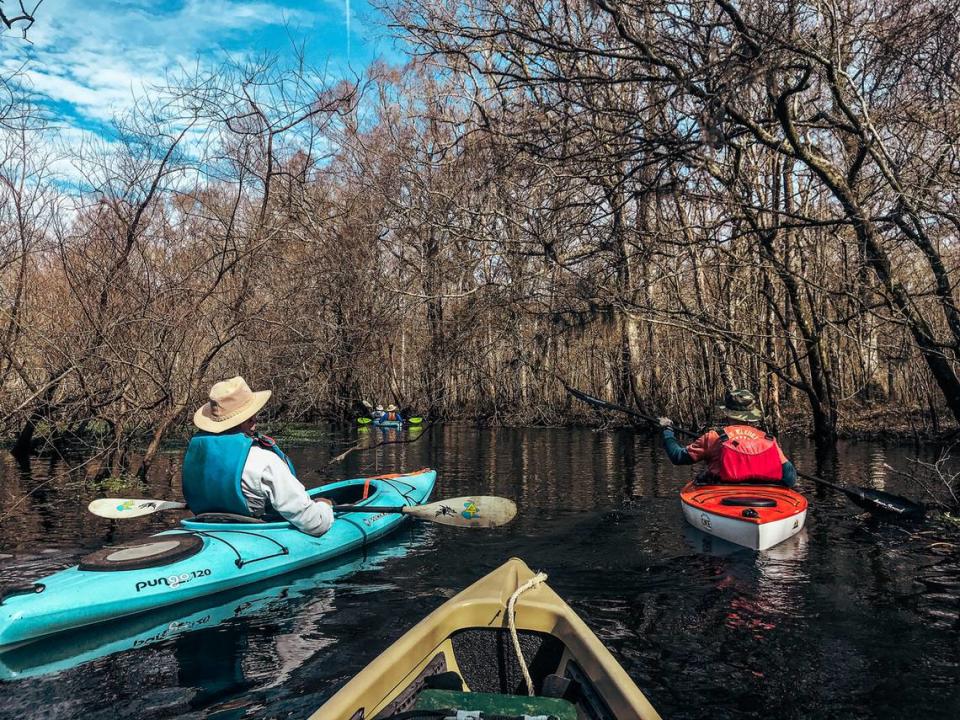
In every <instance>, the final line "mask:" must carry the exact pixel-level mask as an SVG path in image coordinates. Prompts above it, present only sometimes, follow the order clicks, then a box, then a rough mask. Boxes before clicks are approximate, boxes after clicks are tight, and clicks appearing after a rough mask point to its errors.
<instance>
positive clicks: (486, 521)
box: [87, 495, 517, 528]
mask: <svg viewBox="0 0 960 720" xmlns="http://www.w3.org/2000/svg"><path fill="white" fill-rule="evenodd" d="M186 507H187V505H186V503H182V502H175V501H173V500H148V499H140V500H130V499H127V498H99V499H98V500H93V501H92V502H91V503H90V504H89V505H88V506H87V508H88V509H89V510H90V512H92V513H93V514H94V515H97V516H99V517H103V518H109V519H111V520H121V519H126V518H135V517H142V516H144V515H152V514H153V513H155V512H159V511H161V510H183V509H185V508H186ZM333 511H334V512H337V513H382V514H384V515H391V514H395V513H396V514H401V515H410V516H411V517H415V518H417V519H419V520H427V521H428V522H435V523H438V524H440V525H451V526H453V527H463V528H491V527H498V526H500V525H506V524H507V523H508V522H510V521H511V520H513V518H514V517H516V515H517V505H516V503H514V502H513V500H509V499H507V498H503V497H497V496H493V495H470V496H465V497H456V498H450V499H448V500H437V501H436V502H432V503H428V504H427V505H394V506H386V507H379V506H373V505H356V504H348V505H334V506H333Z"/></svg>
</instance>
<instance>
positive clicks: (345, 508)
mask: <svg viewBox="0 0 960 720" xmlns="http://www.w3.org/2000/svg"><path fill="white" fill-rule="evenodd" d="M405 508H406V506H405V505H396V506H382V507H375V506H373V505H354V504H353V503H350V504H347V505H334V506H333V511H334V512H338V513H348V512H360V513H387V514H388V515H389V514H396V513H402V512H403V511H404V509H405Z"/></svg>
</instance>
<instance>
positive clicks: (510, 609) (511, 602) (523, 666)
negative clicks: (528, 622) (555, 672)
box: [507, 572, 547, 697]
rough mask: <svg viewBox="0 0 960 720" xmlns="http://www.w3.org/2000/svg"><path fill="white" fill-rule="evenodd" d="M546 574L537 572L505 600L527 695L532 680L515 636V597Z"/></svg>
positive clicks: (544, 580)
mask: <svg viewBox="0 0 960 720" xmlns="http://www.w3.org/2000/svg"><path fill="white" fill-rule="evenodd" d="M546 580H547V574H546V573H544V572H538V573H537V574H536V575H534V576H533V577H532V578H530V579H529V580H527V582H525V583H524V584H523V585H521V586H520V587H518V588H517V589H516V590H514V592H513V595H511V596H510V599H509V600H508V601H507V622H508V623H509V624H510V637H511V639H512V640H513V650H514V652H515V653H517V661H518V662H519V663H520V669H521V670H522V671H523V679H524V680H526V682H527V695H529V696H530V697H533V680H532V679H531V677H530V671H529V670H527V663H526V661H525V660H524V659H523V651H522V650H521V649H520V638H518V637H517V617H516V608H515V607H514V606H515V605H516V603H517V599H518V598H519V597H520V595H522V594H523V593H525V592H526V591H527V590H530V589H531V588H535V587H536V586H537V585H539V584H540V583H542V582H546Z"/></svg>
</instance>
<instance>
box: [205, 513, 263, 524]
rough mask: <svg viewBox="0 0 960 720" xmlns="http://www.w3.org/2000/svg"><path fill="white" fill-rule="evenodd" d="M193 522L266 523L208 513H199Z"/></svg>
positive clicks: (248, 518) (248, 517) (241, 517)
mask: <svg viewBox="0 0 960 720" xmlns="http://www.w3.org/2000/svg"><path fill="white" fill-rule="evenodd" d="M191 519H192V520H193V521H194V522H203V523H254V524H260V523H264V522H267V521H266V520H264V519H263V518H255V517H250V516H249V515H235V514H233V513H218V512H208V513H200V514H199V515H197V516H196V517H194V518H191Z"/></svg>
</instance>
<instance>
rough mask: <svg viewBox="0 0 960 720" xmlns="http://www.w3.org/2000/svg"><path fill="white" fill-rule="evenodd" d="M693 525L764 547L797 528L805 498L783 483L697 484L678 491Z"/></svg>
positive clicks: (750, 545) (802, 517)
mask: <svg viewBox="0 0 960 720" xmlns="http://www.w3.org/2000/svg"><path fill="white" fill-rule="evenodd" d="M680 504H681V507H682V508H683V516H684V518H686V520H687V522H688V523H690V524H691V525H693V527H695V528H697V529H699V530H702V531H703V532H705V533H708V534H710V535H713V536H715V537H718V538H721V539H723V540H727V541H728V542H732V543H736V544H737V545H742V546H744V547H748V548H752V549H753V550H766V549H767V548H771V547H773V546H774V545H777V544H778V543H781V542H783V541H784V540H786V539H787V538H791V537H793V536H794V535H796V534H797V533H798V532H800V530H801V528H803V523H804V521H805V520H806V518H807V499H806V498H805V497H804V496H803V495H801V494H800V493H798V492H796V491H794V490H791V489H790V488H788V487H784V486H783V485H748V484H739V485H696V484H694V483H692V482H691V483H687V485H686V486H685V487H684V488H683V490H681V491H680Z"/></svg>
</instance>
